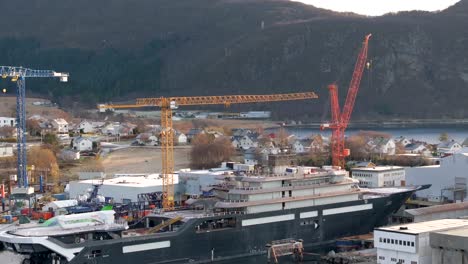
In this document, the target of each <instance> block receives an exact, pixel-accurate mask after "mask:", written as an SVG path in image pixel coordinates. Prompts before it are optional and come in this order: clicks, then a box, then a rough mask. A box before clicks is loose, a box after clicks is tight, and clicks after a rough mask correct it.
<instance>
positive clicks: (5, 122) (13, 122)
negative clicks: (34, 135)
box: [0, 116, 16, 127]
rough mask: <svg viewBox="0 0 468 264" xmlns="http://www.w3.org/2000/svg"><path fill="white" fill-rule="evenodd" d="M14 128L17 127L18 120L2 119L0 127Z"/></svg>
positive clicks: (0, 119)
mask: <svg viewBox="0 0 468 264" xmlns="http://www.w3.org/2000/svg"><path fill="white" fill-rule="evenodd" d="M5 126H7V127H14V126H16V118H13V117H3V116H2V117H0V127H5Z"/></svg>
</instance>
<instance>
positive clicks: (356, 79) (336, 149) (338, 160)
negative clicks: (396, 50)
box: [321, 34, 371, 168]
mask: <svg viewBox="0 0 468 264" xmlns="http://www.w3.org/2000/svg"><path fill="white" fill-rule="evenodd" d="M370 37H371V34H368V35H367V36H366V37H365V38H364V42H363V43H362V47H361V51H360V52H359V55H358V58H357V61H356V65H355V66H354V72H353V77H352V79H351V83H350V84H349V89H348V95H347V96H346V101H345V104H344V107H343V112H341V113H340V104H339V102H338V87H337V85H336V84H331V85H329V86H328V89H329V92H330V107H331V116H332V120H331V123H328V124H323V125H321V129H326V128H329V129H331V130H332V136H331V140H330V146H331V152H332V165H333V166H340V167H342V168H344V165H345V161H344V159H345V157H346V156H349V155H350V151H349V149H345V148H344V141H345V140H344V131H345V130H346V128H347V127H348V124H349V119H350V117H351V113H352V112H353V108H354V102H355V101H356V96H357V93H358V90H359V84H360V82H361V78H362V74H363V72H364V67H366V61H367V51H368V43H369V38H370Z"/></svg>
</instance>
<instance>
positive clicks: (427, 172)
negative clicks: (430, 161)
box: [405, 153, 468, 202]
mask: <svg viewBox="0 0 468 264" xmlns="http://www.w3.org/2000/svg"><path fill="white" fill-rule="evenodd" d="M439 163H440V164H438V165H432V166H423V167H411V168H410V167H408V168H406V169H405V171H406V182H407V184H408V185H424V184H431V187H430V188H429V189H425V190H421V191H418V192H416V196H417V197H419V198H421V199H425V200H427V201H430V202H450V201H453V202H455V201H465V200H466V196H467V189H466V186H467V179H468V174H467V173H466V172H467V171H468V154H467V153H456V154H453V155H451V156H447V157H444V158H441V159H440V162H439Z"/></svg>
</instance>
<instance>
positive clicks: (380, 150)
mask: <svg viewBox="0 0 468 264" xmlns="http://www.w3.org/2000/svg"><path fill="white" fill-rule="evenodd" d="M368 144H369V145H370V147H371V150H372V152H373V153H377V154H381V155H395V150H396V145H395V141H394V140H393V139H391V138H377V139H373V140H371V141H370V142H369V143H368Z"/></svg>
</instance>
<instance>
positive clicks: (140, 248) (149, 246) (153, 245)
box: [122, 240, 171, 253]
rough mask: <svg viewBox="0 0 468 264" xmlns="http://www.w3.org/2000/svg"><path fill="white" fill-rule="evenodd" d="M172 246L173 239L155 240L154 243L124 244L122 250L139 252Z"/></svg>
mask: <svg viewBox="0 0 468 264" xmlns="http://www.w3.org/2000/svg"><path fill="white" fill-rule="evenodd" d="M170 246H171V241H169V240H167V241H161V242H154V243H145V244H139V245H131V246H124V247H122V252H123V253H132V252H139V251H146V250H153V249H161V248H168V247H170Z"/></svg>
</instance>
